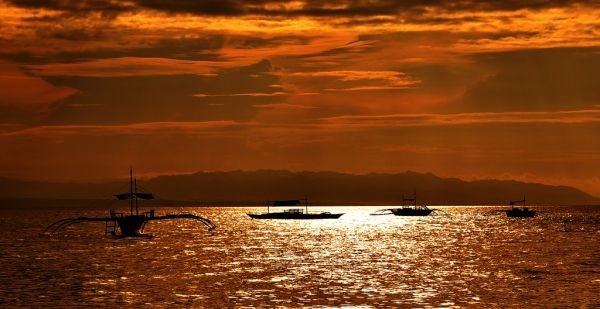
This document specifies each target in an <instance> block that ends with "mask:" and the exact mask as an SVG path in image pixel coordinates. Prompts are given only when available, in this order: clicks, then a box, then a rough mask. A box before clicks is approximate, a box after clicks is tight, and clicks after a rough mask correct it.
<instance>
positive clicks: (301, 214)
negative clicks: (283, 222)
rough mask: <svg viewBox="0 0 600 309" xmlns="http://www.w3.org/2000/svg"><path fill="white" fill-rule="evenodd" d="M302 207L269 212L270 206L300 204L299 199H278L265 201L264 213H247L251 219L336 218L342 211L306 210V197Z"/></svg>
mask: <svg viewBox="0 0 600 309" xmlns="http://www.w3.org/2000/svg"><path fill="white" fill-rule="evenodd" d="M303 200H304V209H302V208H290V209H286V210H284V211H280V212H271V211H270V208H271V206H296V205H300V202H301V200H280V201H267V212H264V213H249V214H247V215H248V216H249V217H250V218H252V219H337V218H339V217H341V216H342V215H343V213H330V212H328V211H322V212H308V199H307V198H304V199H303Z"/></svg>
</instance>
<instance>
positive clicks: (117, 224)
mask: <svg viewBox="0 0 600 309" xmlns="http://www.w3.org/2000/svg"><path fill="white" fill-rule="evenodd" d="M129 188H130V190H129V192H127V193H120V194H115V198H116V199H118V200H129V201H130V205H129V207H130V211H129V214H126V213H122V212H115V211H114V210H111V211H110V217H104V218H94V217H77V218H67V219H62V220H58V221H56V222H54V223H52V224H50V225H49V226H48V227H46V229H45V230H44V231H43V232H42V233H41V234H54V233H58V232H60V231H62V230H64V229H65V228H67V227H68V226H71V225H73V224H76V223H82V222H105V229H104V232H105V234H106V235H112V236H114V237H143V236H145V234H144V233H143V232H144V227H145V225H146V223H148V222H149V221H159V220H172V219H192V220H196V221H198V222H200V223H202V224H204V225H205V226H206V227H208V230H209V231H211V230H213V229H215V228H216V227H217V226H216V225H215V224H214V223H212V222H211V221H210V220H208V219H206V218H203V217H201V216H198V215H195V214H191V213H179V214H166V215H162V216H157V215H156V214H155V211H154V209H150V211H148V212H143V213H141V214H140V212H139V208H138V200H139V199H142V200H151V199H154V196H153V195H152V193H145V192H138V191H137V179H136V178H133V170H132V169H130V170H129ZM134 210H135V211H134ZM119 232H120V233H119Z"/></svg>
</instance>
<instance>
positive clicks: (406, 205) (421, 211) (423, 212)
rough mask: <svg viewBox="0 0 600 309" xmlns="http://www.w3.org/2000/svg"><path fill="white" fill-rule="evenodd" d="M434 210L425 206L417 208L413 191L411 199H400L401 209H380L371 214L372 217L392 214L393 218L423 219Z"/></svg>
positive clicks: (415, 194) (415, 195)
mask: <svg viewBox="0 0 600 309" xmlns="http://www.w3.org/2000/svg"><path fill="white" fill-rule="evenodd" d="M434 210H436V209H431V208H428V207H427V206H425V205H419V206H417V193H416V191H415V193H414V195H413V197H410V198H405V197H402V207H401V208H388V209H380V210H378V211H376V212H375V213H373V215H383V214H386V213H392V214H393V215H395V216H412V217H418V216H420V217H423V216H429V215H430V214H431V213H432V212H433V211H434Z"/></svg>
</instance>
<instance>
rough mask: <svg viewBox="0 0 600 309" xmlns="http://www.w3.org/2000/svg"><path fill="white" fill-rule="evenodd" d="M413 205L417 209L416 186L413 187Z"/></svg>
mask: <svg viewBox="0 0 600 309" xmlns="http://www.w3.org/2000/svg"><path fill="white" fill-rule="evenodd" d="M413 205H414V207H415V209H417V188H416V187H415V188H413Z"/></svg>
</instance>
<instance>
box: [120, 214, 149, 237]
mask: <svg viewBox="0 0 600 309" xmlns="http://www.w3.org/2000/svg"><path fill="white" fill-rule="evenodd" d="M146 222H147V218H146V216H144V215H133V216H123V217H120V218H117V223H118V224H119V229H120V230H121V236H123V237H140V236H142V232H143V230H144V225H146Z"/></svg>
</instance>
